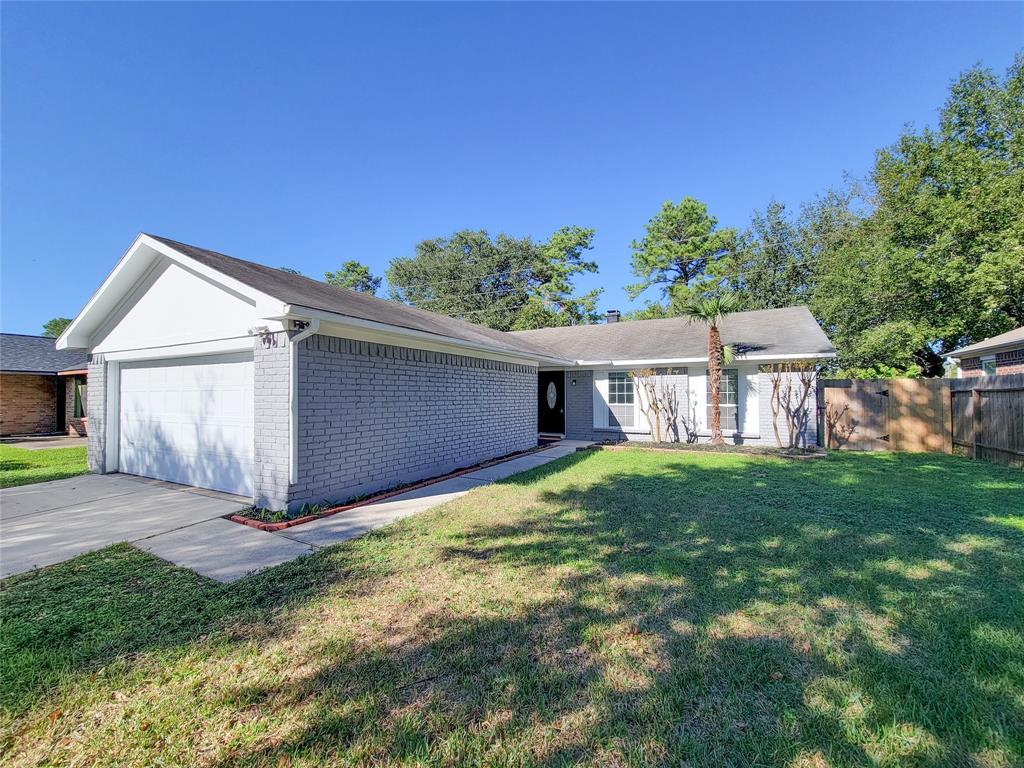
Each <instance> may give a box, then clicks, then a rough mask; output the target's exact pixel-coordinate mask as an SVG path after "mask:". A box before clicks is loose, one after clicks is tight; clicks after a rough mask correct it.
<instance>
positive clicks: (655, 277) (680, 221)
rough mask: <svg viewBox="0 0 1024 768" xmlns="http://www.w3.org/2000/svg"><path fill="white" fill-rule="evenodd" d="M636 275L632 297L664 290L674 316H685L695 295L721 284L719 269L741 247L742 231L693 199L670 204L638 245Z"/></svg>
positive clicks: (634, 261)
mask: <svg viewBox="0 0 1024 768" xmlns="http://www.w3.org/2000/svg"><path fill="white" fill-rule="evenodd" d="M631 247H632V249H633V256H632V267H633V274H635V275H636V276H637V277H638V278H639V280H638V281H637V282H636V283H633V284H631V285H627V286H626V293H627V294H628V295H629V297H630V298H636V297H637V296H639V295H640V294H641V293H643V292H644V291H646V290H647V289H648V288H651V287H654V286H658V287H660V288H661V290H662V295H663V296H664V297H665V298H667V299H668V309H669V312H670V313H671V314H679V313H680V312H681V311H682V307H683V306H684V305H685V304H686V303H687V302H688V301H689V300H690V299H691V298H692V297H694V296H698V295H701V294H703V293H706V292H708V291H713V290H714V289H715V288H716V286H717V285H718V283H719V281H718V280H717V279H715V278H714V276H713V272H714V267H715V266H716V265H717V264H718V263H719V262H722V261H726V260H727V257H728V256H729V254H731V253H732V251H733V250H734V248H735V247H736V230H735V229H730V228H726V229H719V228H718V219H716V218H715V217H714V216H712V215H710V214H709V213H708V209H707V206H706V205H705V204H704V203H702V202H700V201H699V200H695V199H694V198H692V197H684V198H683V199H682V200H681V201H680V202H678V203H673V202H672V201H667V202H665V203H663V204H662V206H661V210H660V211H658V213H657V214H656V215H655V216H654V217H653V218H652V219H651V220H650V221H648V222H647V225H646V227H645V234H644V237H643V238H642V239H641V240H635V241H633V243H632V246H631Z"/></svg>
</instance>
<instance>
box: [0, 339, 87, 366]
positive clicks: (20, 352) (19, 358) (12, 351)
mask: <svg viewBox="0 0 1024 768" xmlns="http://www.w3.org/2000/svg"><path fill="white" fill-rule="evenodd" d="M54 342H56V339H50V338H47V337H46V336H22V335H21V334H18V333H0V371H4V372H6V373H49V374H52V373H57V371H70V370H76V369H79V368H85V365H86V358H87V355H86V353H85V351H84V350H81V349H62V350H58V349H57V348H56V347H55V346H54Z"/></svg>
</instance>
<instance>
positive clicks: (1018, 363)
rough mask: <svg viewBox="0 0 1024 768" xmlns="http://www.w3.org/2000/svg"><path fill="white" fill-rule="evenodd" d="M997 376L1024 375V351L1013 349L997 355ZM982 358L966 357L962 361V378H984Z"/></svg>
mask: <svg viewBox="0 0 1024 768" xmlns="http://www.w3.org/2000/svg"><path fill="white" fill-rule="evenodd" d="M994 357H995V362H996V375H997V376H1007V375H1009V374H1011V373H1024V349H1013V350H1010V351H1009V352H997V353H996V354H995V355H994ZM984 375H985V373H984V371H983V370H982V367H981V358H980V357H965V358H964V359H962V360H961V361H960V376H961V377H962V378H965V379H970V378H972V377H974V376H984Z"/></svg>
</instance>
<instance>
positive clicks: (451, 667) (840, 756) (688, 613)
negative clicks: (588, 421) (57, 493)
mask: <svg viewBox="0 0 1024 768" xmlns="http://www.w3.org/2000/svg"><path fill="white" fill-rule="evenodd" d="M1022 500H1024V474H1022V473H1020V472H1017V471H1013V470H1009V469H1006V468H1002V467H996V466H992V465H988V464H984V463H980V462H971V461H968V460H963V459H956V458H952V457H946V456H936V455H897V454H875V455H853V454H846V455H833V456H830V457H829V458H828V459H824V460H815V461H803V462H788V461H784V460H779V459H773V458H764V457H750V456H738V455H723V454H689V453H682V454H675V453H660V452H658V453H655V452H646V451H643V450H642V449H636V450H631V451H621V452H600V453H595V452H590V453H587V454H579V455H576V456H571V457H567V458H566V459H564V460H561V461H559V462H555V463H553V464H550V465H548V466H546V467H543V468H540V469H538V470H534V471H532V472H530V473H526V474H523V475H519V476H517V477H514V478H511V479H510V480H508V481H506V482H503V483H500V484H497V485H493V486H488V487H484V488H480V489H477V490H475V491H473V492H472V493H470V494H468V495H467V496H465V497H463V498H462V499H459V500H458V501H455V502H453V503H450V504H448V505H445V506H443V507H440V508H438V509H436V510H433V511H431V512H428V513H424V514H423V515H419V516H416V517H413V518H409V519H406V520H404V521H402V522H400V523H398V524H396V525H393V526H390V527H389V528H386V529H383V530H381V531H378V532H375V533H373V534H371V535H368V536H365V537H363V538H360V539H357V540H354V541H351V542H348V543H346V544H344V545H341V546H338V547H332V548H329V549H326V550H324V551H321V552H319V553H317V554H315V555H313V556H310V557H308V558H305V559H303V560H300V561H296V562H293V563H289V564H286V565H284V566H281V567H279V568H276V569H273V570H272V571H268V572H266V573H264V574H261V575H259V576H256V577H253V578H250V579H247V580H244V581H242V582H239V583H237V584H235V585H231V586H229V587H223V586H220V585H215V584H213V583H211V582H208V581H205V580H203V579H202V578H200V577H197V576H195V575H194V574H191V573H189V572H186V571H182V570H179V569H175V568H173V567H171V566H169V565H167V564H165V563H162V562H160V561H158V560H155V559H153V558H150V557H148V556H146V555H144V554H141V553H139V552H136V551H135V550H132V549H130V548H128V547H125V546H121V547H113V548H109V549H107V550H104V551H101V552H98V553H93V554H90V555H86V556H83V557H81V558H78V559H76V560H73V561H70V562H68V563H65V564H62V565H59V566H55V567H54V568H51V569H48V570H46V571H44V572H42V573H39V574H35V575H27V576H23V577H15V578H14V579H11V580H9V581H8V582H6V583H5V584H4V585H3V587H2V589H0V603H2V604H0V609H2V611H0V615H2V617H3V621H4V627H3V631H2V632H0V686H2V687H0V712H2V713H3V715H2V716H3V718H4V720H3V722H2V727H3V729H4V733H5V736H4V737H3V739H4V740H3V742H2V749H3V750H4V752H5V759H6V760H7V761H9V762H12V763H13V764H35V763H37V762H47V763H55V764H66V763H76V762H82V763H90V764H96V765H119V766H130V765H140V766H141V765H149V764H153V763H154V762H156V761H158V760H160V761H162V762H163V763H165V764H172V765H200V766H227V765H267V766H276V765H294V766H299V765H317V764H321V763H323V762H330V763H332V764H338V765H357V764H367V763H375V764H379V765H485V764H486V765H550V766H555V765H573V764H584V765H680V764H686V765H693V766H697V765H699V766H704V765H707V766H711V765H786V766H861V765H863V766H868V765H872V766H874V765H882V766H940V765H958V764H959V765H977V766H1009V765H1014V764H1020V761H1021V759H1022V757H1024V741H1022V738H1024V737H1022V735H1024V701H1022V699H1024V694H1022V691H1024V627H1022V622H1024V590H1022V585H1024V509H1022V507H1021V505H1022V503H1024V501H1022Z"/></svg>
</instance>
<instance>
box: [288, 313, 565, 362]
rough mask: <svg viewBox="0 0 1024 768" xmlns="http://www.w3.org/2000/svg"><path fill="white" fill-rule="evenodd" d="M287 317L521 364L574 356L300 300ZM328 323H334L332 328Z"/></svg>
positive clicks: (365, 337)
mask: <svg viewBox="0 0 1024 768" xmlns="http://www.w3.org/2000/svg"><path fill="white" fill-rule="evenodd" d="M285 317H286V318H287V317H292V318H295V319H306V320H308V319H312V318H316V319H318V320H320V321H321V322H322V323H323V324H325V325H326V327H325V325H321V328H320V333H322V334H325V335H328V336H331V335H337V336H344V338H351V339H356V340H358V341H371V342H377V343H380V344H391V345H395V346H406V347H413V348H415V349H427V350H431V351H435V352H448V353H451V354H464V355H468V356H470V357H485V358H488V359H493V360H503V361H506V362H511V363H518V364H520V365H534V366H536V365H538V364H539V363H541V362H545V363H548V364H551V365H557V366H559V367H567V368H571V367H572V365H573V363H572V361H571V360H562V359H560V358H556V357H548V356H546V355H530V354H528V353H526V352H517V351H514V350H509V349H505V348H502V347H497V346H491V345H489V344H482V343H479V342H472V341H465V340H464V339H456V338H454V337H452V336H444V335H442V334H438V333H429V332H427V331H417V330H414V329H412V328H403V327H402V326H397V325H389V324H387V323H379V322H376V321H373V320H364V319H362V318H358V317H349V316H348V315H341V314H338V313H336V312H328V311H326V310H322V309H313V308H312V307H303V306H300V305H298V304H289V305H287V306H286V307H285ZM275 319H276V318H275ZM329 326H335V327H334V328H333V329H332V328H330V327H329ZM332 331H333V333H332Z"/></svg>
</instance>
